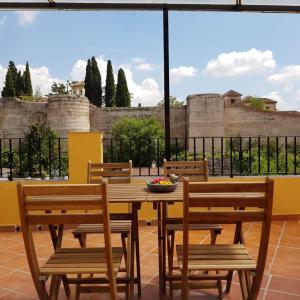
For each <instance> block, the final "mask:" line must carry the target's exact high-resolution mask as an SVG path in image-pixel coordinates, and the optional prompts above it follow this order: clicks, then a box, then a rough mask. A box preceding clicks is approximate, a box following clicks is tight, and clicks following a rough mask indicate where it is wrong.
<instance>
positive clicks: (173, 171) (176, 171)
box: [167, 169, 205, 176]
mask: <svg viewBox="0 0 300 300" xmlns="http://www.w3.org/2000/svg"><path fill="white" fill-rule="evenodd" d="M167 174H168V175H169V174H176V175H177V174H178V175H203V176H204V175H205V170H204V169H167Z"/></svg>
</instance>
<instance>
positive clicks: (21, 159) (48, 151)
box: [0, 136, 300, 179]
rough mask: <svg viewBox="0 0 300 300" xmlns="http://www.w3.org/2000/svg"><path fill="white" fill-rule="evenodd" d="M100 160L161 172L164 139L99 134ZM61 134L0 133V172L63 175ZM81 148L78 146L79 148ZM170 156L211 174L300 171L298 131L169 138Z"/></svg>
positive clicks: (139, 170) (65, 156)
mask: <svg viewBox="0 0 300 300" xmlns="http://www.w3.org/2000/svg"><path fill="white" fill-rule="evenodd" d="M103 148H104V161H105V162H122V161H128V160H129V159H131V160H132V161H133V167H134V175H136V176H157V175H162V174H163V170H162V162H163V159H164V158H165V140H164V139H162V138H151V139H143V138H140V139H104V140H103ZM67 150H68V149H67V139H64V138H55V139H53V138H41V139H34V140H25V139H0V177H2V178H9V179H11V178H13V177H18V178H26V177H31V178H48V177H49V178H62V177H64V176H67V175H68V151H67ZM83 151H84V150H83ZM171 159H172V160H202V159H207V160H208V163H209V174H210V175H211V176H249V175H254V176H255V175H300V137H298V136H283V137H282V136H277V137H195V138H172V139H171Z"/></svg>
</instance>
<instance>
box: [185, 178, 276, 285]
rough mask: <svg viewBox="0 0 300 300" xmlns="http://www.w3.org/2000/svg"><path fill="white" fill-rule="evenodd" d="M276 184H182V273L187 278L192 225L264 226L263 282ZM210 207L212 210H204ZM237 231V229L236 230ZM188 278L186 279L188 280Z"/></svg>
mask: <svg viewBox="0 0 300 300" xmlns="http://www.w3.org/2000/svg"><path fill="white" fill-rule="evenodd" d="M273 189H274V182H273V180H271V179H269V178H266V180H265V182H205V183H201V182H200V183H195V182H189V180H188V178H185V179H184V182H183V196H184V204H183V206H184V212H183V273H184V274H186V275H187V266H188V241H189V224H190V223H193V222H197V223H204V224H220V223H221V224H226V223H227V224H242V222H260V223H262V227H261V228H262V229H261V235H260V246H259V251H258V258H257V270H256V272H257V274H256V280H258V282H261V280H262V276H263V271H264V267H265V263H266V258H267V251H268V243H269V236H270V228H271V217H272V205H273ZM203 207H210V210H208V211H207V210H202V208H203ZM237 228H238V227H237ZM186 278H187V277H186Z"/></svg>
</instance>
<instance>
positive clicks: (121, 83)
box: [116, 68, 131, 107]
mask: <svg viewBox="0 0 300 300" xmlns="http://www.w3.org/2000/svg"><path fill="white" fill-rule="evenodd" d="M116 106H118V107H130V106H131V99H130V93H129V90H128V86H127V80H126V76H125V72H124V70H123V69H122V68H121V69H120V70H119V72H118V84H117V91H116Z"/></svg>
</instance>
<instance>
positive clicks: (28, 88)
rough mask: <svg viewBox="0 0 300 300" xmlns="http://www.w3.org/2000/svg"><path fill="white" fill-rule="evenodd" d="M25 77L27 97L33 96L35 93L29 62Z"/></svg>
mask: <svg viewBox="0 0 300 300" xmlns="http://www.w3.org/2000/svg"><path fill="white" fill-rule="evenodd" d="M23 76H24V86H25V88H24V89H25V90H24V94H25V95H27V96H32V95H33V92H32V84H31V76H30V70H29V64H28V62H26V69H25V72H24V75H23Z"/></svg>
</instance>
